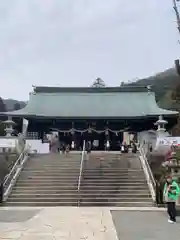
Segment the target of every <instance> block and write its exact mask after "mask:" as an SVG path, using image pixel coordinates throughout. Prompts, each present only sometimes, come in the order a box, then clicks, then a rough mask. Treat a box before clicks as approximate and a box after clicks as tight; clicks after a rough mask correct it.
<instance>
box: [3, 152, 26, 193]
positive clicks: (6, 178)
mask: <svg viewBox="0 0 180 240" xmlns="http://www.w3.org/2000/svg"><path fill="white" fill-rule="evenodd" d="M25 155H27V149H26V148H24V150H23V151H22V152H21V154H20V155H19V157H18V159H17V160H16V162H15V163H14V165H13V167H12V169H11V171H10V172H9V173H8V175H7V176H6V177H5V180H4V182H3V186H4V189H5V188H6V185H7V183H8V182H10V181H11V179H12V177H13V176H14V174H15V173H16V171H17V168H18V166H19V165H21V162H22V161H23V160H24V157H25Z"/></svg>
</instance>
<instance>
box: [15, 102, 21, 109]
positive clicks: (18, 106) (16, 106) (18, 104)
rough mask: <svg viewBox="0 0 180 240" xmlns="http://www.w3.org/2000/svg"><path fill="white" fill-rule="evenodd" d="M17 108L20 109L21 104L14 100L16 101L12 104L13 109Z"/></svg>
mask: <svg viewBox="0 0 180 240" xmlns="http://www.w3.org/2000/svg"><path fill="white" fill-rule="evenodd" d="M19 109H21V105H20V103H19V102H16V103H15V104H14V110H19Z"/></svg>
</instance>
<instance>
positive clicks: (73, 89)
mask: <svg viewBox="0 0 180 240" xmlns="http://www.w3.org/2000/svg"><path fill="white" fill-rule="evenodd" d="M34 92H35V93H60V92H64V93H70V92H73V93H75V92H77V93H80V92H81V93H82V92H88V93H91V92H92V93H95V92H97V93H101V92H148V87H147V86H122V87H100V88H96V87H48V86H34Z"/></svg>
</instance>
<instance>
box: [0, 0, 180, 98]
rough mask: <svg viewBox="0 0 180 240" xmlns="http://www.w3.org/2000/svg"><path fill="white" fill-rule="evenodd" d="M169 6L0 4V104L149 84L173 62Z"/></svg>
mask: <svg viewBox="0 0 180 240" xmlns="http://www.w3.org/2000/svg"><path fill="white" fill-rule="evenodd" d="M179 50H180V46H179V45H178V33H177V30H176V23H175V15H174V12H173V9H172V0H131V1H128V0H5V1H0V81H1V85H0V86H1V87H0V96H2V97H3V98H15V99H19V100H27V99H28V97H29V96H28V93H29V92H30V91H31V90H32V85H48V86H54V85H55V86H89V85H90V84H91V83H92V82H93V80H94V79H96V78H97V77H100V78H102V79H103V80H104V81H105V82H106V84H107V85H109V86H117V85H119V84H120V82H121V81H128V80H132V79H136V78H141V77H146V76H150V75H152V74H155V73H157V72H159V71H163V70H165V69H167V68H170V67H172V66H173V62H174V59H175V58H177V57H178V53H179V54H180V51H179Z"/></svg>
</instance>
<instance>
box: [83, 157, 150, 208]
mask: <svg viewBox="0 0 180 240" xmlns="http://www.w3.org/2000/svg"><path fill="white" fill-rule="evenodd" d="M80 189H81V192H80V194H81V196H80V199H81V200H80V206H116V207H139V206H141V207H149V206H153V203H152V199H151V195H150V192H149V188H148V185H147V182H146V179H145V175H144V172H143V169H142V168H141V164H140V160H139V158H138V155H136V154H132V153H128V154H122V155H120V154H119V153H118V154H115V153H111V154H110V153H102V154H99V155H97V154H94V153H92V154H91V155H89V159H88V161H86V162H85V165H84V171H83V177H82V182H81V188H80Z"/></svg>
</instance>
